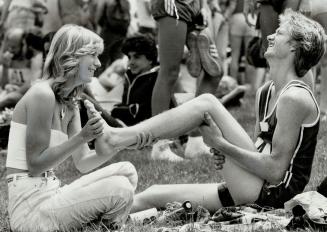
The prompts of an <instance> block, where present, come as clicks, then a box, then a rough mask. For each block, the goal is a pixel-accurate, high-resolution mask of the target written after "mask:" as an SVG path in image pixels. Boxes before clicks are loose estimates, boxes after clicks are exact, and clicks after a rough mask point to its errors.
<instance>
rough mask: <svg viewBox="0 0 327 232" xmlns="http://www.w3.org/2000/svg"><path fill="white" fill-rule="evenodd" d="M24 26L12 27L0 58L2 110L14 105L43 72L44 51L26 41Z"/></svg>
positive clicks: (0, 101)
mask: <svg viewBox="0 0 327 232" xmlns="http://www.w3.org/2000/svg"><path fill="white" fill-rule="evenodd" d="M26 36H27V35H26V33H25V31H24V30H23V29H22V28H11V29H9V30H8V31H7V33H6V35H5V39H4V41H3V46H2V51H1V54H0V60H1V64H2V75H1V87H2V88H3V89H4V91H3V93H2V97H1V98H0V111H1V110H4V109H5V107H8V108H10V107H14V106H15V105H16V103H17V102H18V101H19V99H21V98H22V96H23V95H24V94H25V93H26V91H27V90H28V89H29V88H30V87H31V84H32V83H33V82H34V81H35V80H37V79H39V78H40V77H41V74H42V64H43V58H42V53H41V52H40V51H37V50H35V49H33V48H31V46H29V44H27V42H26Z"/></svg>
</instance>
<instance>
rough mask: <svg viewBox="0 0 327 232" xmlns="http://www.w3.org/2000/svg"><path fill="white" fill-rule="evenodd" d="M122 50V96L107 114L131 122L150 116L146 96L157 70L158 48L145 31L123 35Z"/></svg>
mask: <svg viewBox="0 0 327 232" xmlns="http://www.w3.org/2000/svg"><path fill="white" fill-rule="evenodd" d="M122 52H123V53H124V54H125V55H126V56H128V70H127V72H126V74H125V83H124V93H123V99H122V103H120V104H118V105H116V106H115V107H114V108H113V110H112V111H111V115H112V116H113V117H115V118H118V119H120V120H121V121H123V122H124V123H125V124H126V125H128V126H131V125H135V124H136V123H138V122H141V121H143V120H145V119H147V118H150V117H151V97H150V96H151V95H152V91H153V86H154V84H155V82H156V80H157V76H158V71H159V66H158V62H157V57H158V52H157V47H156V43H155V41H154V39H153V38H151V37H149V36H145V35H137V36H134V37H131V38H128V39H126V40H125V42H124V43H123V45H122Z"/></svg>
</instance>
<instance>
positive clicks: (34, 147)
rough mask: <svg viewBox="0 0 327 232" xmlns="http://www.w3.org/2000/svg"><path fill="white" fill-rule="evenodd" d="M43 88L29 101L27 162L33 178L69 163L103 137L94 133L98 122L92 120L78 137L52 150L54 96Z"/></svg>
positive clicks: (95, 119)
mask: <svg viewBox="0 0 327 232" xmlns="http://www.w3.org/2000/svg"><path fill="white" fill-rule="evenodd" d="M49 92H50V91H49V89H46V88H44V86H37V87H35V89H34V90H33V91H31V92H29V93H27V94H28V96H27V98H26V99H25V100H26V102H27V103H26V115H27V119H26V120H27V122H26V124H27V129H26V158H27V164H28V169H29V172H30V174H31V175H33V176H36V175H39V174H40V173H42V172H45V171H47V170H49V169H51V168H53V167H55V166H57V165H59V164H60V163H61V162H63V161H64V160H65V159H67V158H68V157H69V156H70V155H71V154H72V153H73V151H75V150H76V149H77V148H78V147H79V146H81V145H82V144H85V143H86V142H88V141H90V140H92V139H94V138H96V137H97V136H99V135H100V134H101V133H102V130H101V133H100V132H98V133H94V131H95V130H96V129H97V128H98V127H99V119H97V118H94V119H93V120H90V121H89V122H88V123H87V124H86V126H85V127H84V128H83V130H82V131H80V132H79V133H78V134H75V135H74V136H72V137H70V138H69V140H68V141H66V142H64V143H62V144H60V145H58V146H54V147H49V144H50V135H51V127H52V120H53V114H54V109H55V96H54V94H53V93H49Z"/></svg>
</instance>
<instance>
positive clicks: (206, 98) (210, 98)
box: [198, 93, 219, 105]
mask: <svg viewBox="0 0 327 232" xmlns="http://www.w3.org/2000/svg"><path fill="white" fill-rule="evenodd" d="M198 99H199V101H200V102H201V104H209V105H217V104H219V101H218V99H217V98H216V97H215V96H214V95H213V94H211V93H204V94H201V95H200V96H199V97H198Z"/></svg>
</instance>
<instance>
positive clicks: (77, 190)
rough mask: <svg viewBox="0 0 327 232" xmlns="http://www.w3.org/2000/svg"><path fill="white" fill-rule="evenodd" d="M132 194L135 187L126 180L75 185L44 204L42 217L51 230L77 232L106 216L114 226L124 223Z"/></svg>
mask: <svg viewBox="0 0 327 232" xmlns="http://www.w3.org/2000/svg"><path fill="white" fill-rule="evenodd" d="M133 193H134V188H133V186H132V185H131V184H130V182H129V180H128V179H127V178H126V177H124V176H111V177H107V178H104V179H101V180H98V181H95V182H93V183H89V184H88V185H84V186H81V185H80V184H76V182H73V183H71V184H69V185H65V186H64V187H62V188H60V189H59V190H58V191H57V192H56V194H54V195H53V196H52V197H51V198H49V199H48V200H46V201H44V202H43V203H42V205H41V207H40V209H39V213H40V215H46V216H47V218H48V219H49V220H47V221H48V224H49V227H50V228H51V226H50V225H51V224H52V227H53V228H58V229H69V228H74V227H76V228H78V227H80V226H81V225H83V224H85V223H89V222H90V221H93V220H97V219H100V217H101V216H103V215H106V219H109V220H112V222H123V221H125V220H126V218H127V214H128V212H129V210H130V207H131V205H132V201H133V195H134V194H133ZM42 217H43V216H41V217H40V218H42Z"/></svg>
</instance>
